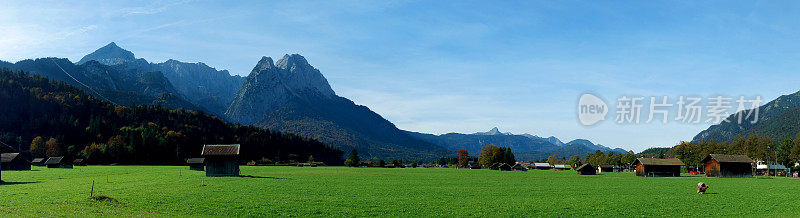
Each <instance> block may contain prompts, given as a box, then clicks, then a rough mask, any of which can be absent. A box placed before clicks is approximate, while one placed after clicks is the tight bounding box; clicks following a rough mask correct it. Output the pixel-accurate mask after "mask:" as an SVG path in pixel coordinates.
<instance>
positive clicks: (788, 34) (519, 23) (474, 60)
mask: <svg viewBox="0 0 800 218" xmlns="http://www.w3.org/2000/svg"><path fill="white" fill-rule="evenodd" d="M798 11H800V3H798V2H792V1H786V2H779V1H763V2H760V1H759V2H750V1H742V2H713V1H704V2H695V1H676V2H660V1H498V2H487V1H236V2H228V1H36V2H30V1H15V0H11V1H0V60H4V61H11V62H15V61H19V60H23V59H29V58H37V57H65V58H69V59H70V60H71V61H73V62H77V61H78V60H80V58H81V57H82V56H83V55H86V54H88V53H90V52H92V51H94V50H95V49H97V48H100V47H102V46H104V45H106V44H108V43H110V42H116V43H117V44H118V45H119V46H121V47H123V48H125V49H127V50H130V51H132V52H133V53H135V54H136V56H137V57H138V58H145V59H147V60H148V61H150V62H163V61H166V60H168V59H175V60H180V61H185V62H203V63H206V64H208V65H209V66H212V67H215V68H217V69H227V70H229V71H230V72H231V73H232V74H236V75H242V76H246V75H247V74H249V72H250V70H252V68H253V67H254V66H255V64H256V63H257V62H258V60H259V59H260V58H261V57H262V56H271V57H273V58H276V57H277V58H280V57H282V56H283V55H284V54H293V53H297V54H301V55H303V56H305V57H306V59H308V61H309V62H310V63H311V64H312V65H313V66H314V67H316V68H317V69H319V70H320V71H321V72H322V73H323V74H324V75H325V77H326V78H327V79H328V81H329V82H330V84H331V86H332V88H333V89H334V91H336V93H337V94H338V95H340V96H343V97H346V98H349V99H351V100H353V101H354V102H356V104H360V105H365V106H368V107H369V108H371V109H372V110H373V111H375V112H377V113H379V114H381V115H382V116H384V118H386V119H388V120H389V121H392V122H393V123H394V124H395V125H397V127H398V128H400V129H405V130H411V131H417V132H424V133H434V134H442V133H450V132H460V133H474V132H483V131H488V130H489V129H491V128H492V127H498V128H499V129H500V131H502V132H511V133H530V134H534V135H539V136H544V137H547V136H556V137H558V138H560V139H562V140H563V141H570V140H573V139H579V138H582V139H589V140H591V141H593V142H595V143H599V144H603V145H606V146H610V147H620V148H624V149H628V150H634V151H637V152H638V151H641V150H644V149H646V148H649V147H667V146H673V145H675V144H677V143H678V142H680V141H682V140H683V141H688V140H691V139H692V137H694V135H696V134H697V133H698V132H700V131H701V130H703V129H706V128H708V127H709V126H710V125H711V123H705V122H702V123H699V124H687V123H681V122H673V121H670V122H668V123H667V124H663V123H661V122H653V123H644V120H646V119H647V112H648V111H649V110H644V111H643V112H642V113H644V114H643V115H642V116H643V117H642V118H641V119H642V123H640V124H619V123H616V122H614V121H615V120H614V119H615V116H616V114H615V113H616V112H617V111H618V110H619V108H617V107H616V105H617V104H618V101H617V99H618V98H620V97H623V96H641V97H645V99H646V100H645V103H647V102H646V101H649V97H650V96H667V97H668V99H669V101H670V102H672V103H674V101H676V100H677V98H678V97H679V96H695V97H702V98H708V97H712V96H726V97H730V98H734V100H735V99H736V98H738V96H746V97H747V98H748V99H752V98H754V96H760V97H761V98H762V99H764V102H762V104H763V103H766V102H767V101H769V100H772V99H775V98H776V97H778V96H780V95H784V94H791V93H794V92H797V91H798V90H800V83H798V82H799V81H800V74H797V72H798V69H800V64H798V63H799V62H798V61H797V60H798V57H800V40H799V39H800V13H797V12H798ZM584 93H591V94H594V95H596V96H599V97H600V98H601V99H603V100H605V102H606V103H607V104H608V106H609V108H608V115H607V116H606V120H604V121H601V122H600V123H598V124H595V125H592V126H584V125H581V123H580V122H579V121H578V115H577V114H578V112H577V111H578V110H577V107H578V98H579V97H580V96H581V95H582V94H584ZM733 104H734V105H733V107H736V105H735V104H736V103H735V102H734V103H733ZM644 107H645V108H647V107H649V106H648V104H644ZM670 113H671V114H669V116H675V114H676V113H677V110H672V111H671V112H670ZM669 116H668V117H669ZM657 120H658V119H657Z"/></svg>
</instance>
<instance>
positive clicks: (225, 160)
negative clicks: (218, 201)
mask: <svg viewBox="0 0 800 218" xmlns="http://www.w3.org/2000/svg"><path fill="white" fill-rule="evenodd" d="M240 147H241V146H240V145H239V144H233V145H203V152H202V153H201V155H203V157H205V160H206V176H239V150H240Z"/></svg>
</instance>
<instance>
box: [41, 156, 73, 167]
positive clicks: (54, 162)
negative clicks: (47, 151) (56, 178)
mask: <svg viewBox="0 0 800 218" xmlns="http://www.w3.org/2000/svg"><path fill="white" fill-rule="evenodd" d="M44 165H45V166H47V168H72V164H69V163H67V162H66V161H65V159H64V157H63V156H62V157H50V158H48V159H47V161H45V162H44Z"/></svg>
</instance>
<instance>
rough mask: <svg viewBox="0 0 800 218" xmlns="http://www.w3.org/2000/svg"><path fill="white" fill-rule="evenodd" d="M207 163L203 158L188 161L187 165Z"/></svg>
mask: <svg viewBox="0 0 800 218" xmlns="http://www.w3.org/2000/svg"><path fill="white" fill-rule="evenodd" d="M205 162H206V159H205V158H202V157H196V158H189V159H186V163H187V164H202V163H205Z"/></svg>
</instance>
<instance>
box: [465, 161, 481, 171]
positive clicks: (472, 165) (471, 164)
mask: <svg viewBox="0 0 800 218" xmlns="http://www.w3.org/2000/svg"><path fill="white" fill-rule="evenodd" d="M467 168H470V169H480V168H481V165H480V164H478V163H476V162H475V161H470V162H469V163H467Z"/></svg>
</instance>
